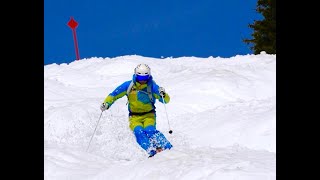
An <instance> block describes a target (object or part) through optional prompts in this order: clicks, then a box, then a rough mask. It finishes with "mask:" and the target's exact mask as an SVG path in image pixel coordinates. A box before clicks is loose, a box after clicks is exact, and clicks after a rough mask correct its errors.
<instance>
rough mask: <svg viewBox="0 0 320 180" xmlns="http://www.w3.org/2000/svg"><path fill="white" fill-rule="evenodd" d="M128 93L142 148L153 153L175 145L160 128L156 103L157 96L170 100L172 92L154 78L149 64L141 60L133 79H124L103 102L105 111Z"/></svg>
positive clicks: (132, 121)
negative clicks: (158, 128)
mask: <svg viewBox="0 0 320 180" xmlns="http://www.w3.org/2000/svg"><path fill="white" fill-rule="evenodd" d="M125 95H126V96H127V98H128V111H129V127H130V129H131V130H132V131H133V133H134V135H135V137H136V141H137V143H138V144H139V145H140V146H141V148H143V149H144V150H145V151H146V152H147V153H148V154H149V157H152V156H154V155H155V154H156V153H158V152H161V151H163V150H166V149H171V148H172V145H171V143H170V142H169V141H168V140H167V139H166V137H165V136H164V135H163V134H162V133H161V132H160V131H158V130H157V129H156V107H155V105H154V104H155V100H156V99H158V100H159V102H161V103H169V101H170V96H169V95H168V93H166V91H165V89H164V88H163V87H159V86H158V85H157V84H156V82H155V81H154V80H153V78H152V76H151V69H150V67H149V66H148V65H147V64H139V65H138V66H137V67H136V68H135V69H134V74H133V76H132V80H129V81H126V82H124V83H122V84H121V85H119V86H118V87H117V88H116V89H115V90H114V91H113V92H112V93H110V94H109V95H108V96H107V97H106V98H105V100H104V101H103V103H102V104H101V106H100V109H101V111H105V110H107V109H109V108H110V107H111V106H112V104H113V103H114V102H115V101H116V100H117V99H119V98H121V97H123V96H125Z"/></svg>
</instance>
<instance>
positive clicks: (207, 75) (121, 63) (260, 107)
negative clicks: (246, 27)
mask: <svg viewBox="0 0 320 180" xmlns="http://www.w3.org/2000/svg"><path fill="white" fill-rule="evenodd" d="M140 63H145V64H148V65H149V66H150V68H151V74H152V76H153V79H154V80H155V81H156V83H157V84H158V85H159V86H162V87H164V88H165V90H166V92H167V93H168V94H169V95H170V98H171V100H170V102H169V103H168V104H162V103H160V102H159V101H157V102H156V104H155V105H156V111H157V129H158V130H159V131H161V132H162V133H163V134H164V135H165V136H166V137H167V139H168V140H169V141H170V142H171V144H172V145H173V148H172V149H170V150H166V151H163V152H161V153H159V154H156V155H155V156H154V157H152V158H148V155H147V153H146V152H145V151H144V150H143V149H142V148H140V146H139V145H138V144H137V142H136V140H135V137H134V135H133V133H132V132H131V130H130V129H129V122H128V110H127V105H126V103H127V98H126V96H124V97H123V98H121V99H118V100H117V101H116V102H115V103H114V104H113V105H112V107H111V108H110V109H109V110H107V111H104V112H103V113H101V110H100V105H101V103H102V102H103V100H104V98H105V97H106V96H107V95H108V94H109V93H111V92H112V91H113V90H114V89H115V88H116V87H117V86H118V85H120V84H122V83H123V82H124V81H128V80H131V78H132V75H133V71H134V68H135V67H136V66H137V65H138V64H140ZM100 115H101V118H99V117H100ZM99 119H100V121H98V120H99ZM98 122H99V123H98ZM95 128H96V131H95ZM169 130H172V131H173V133H172V134H169ZM94 132H95V133H94ZM91 138H92V141H91V143H90V146H89V142H90V139H91ZM44 140H45V141H44V179H46V180H106V179H107V180H144V179H152V180H167V179H168V180H176V179H177V180H178V179H179V180H180V179H181V180H182V179H183V180H200V179H201V180H275V179H276V55H270V54H266V53H261V54H258V55H252V54H248V55H237V56H234V57H230V58H222V57H208V58H199V57H179V58H172V57H168V58H151V57H143V56H138V55H127V56H119V57H114V58H108V57H107V58H102V57H92V58H88V59H81V60H78V61H74V62H72V63H69V64H67V63H63V64H49V65H45V66H44ZM87 148H88V151H87Z"/></svg>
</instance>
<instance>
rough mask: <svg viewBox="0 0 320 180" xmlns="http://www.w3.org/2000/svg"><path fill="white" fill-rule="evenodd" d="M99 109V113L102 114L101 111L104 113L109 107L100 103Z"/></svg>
mask: <svg viewBox="0 0 320 180" xmlns="http://www.w3.org/2000/svg"><path fill="white" fill-rule="evenodd" d="M100 109H101V111H102V112H103V111H105V110H107V109H109V105H108V104H107V103H106V104H105V103H102V104H101V106H100Z"/></svg>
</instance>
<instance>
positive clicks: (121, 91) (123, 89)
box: [103, 81, 131, 107]
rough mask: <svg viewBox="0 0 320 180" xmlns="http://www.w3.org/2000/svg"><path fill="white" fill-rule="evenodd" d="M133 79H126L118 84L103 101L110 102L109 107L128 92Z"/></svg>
mask: <svg viewBox="0 0 320 180" xmlns="http://www.w3.org/2000/svg"><path fill="white" fill-rule="evenodd" d="M130 82H131V81H126V82H124V83H122V84H121V85H120V86H118V87H117V88H116V89H115V90H114V91H113V92H111V93H110V94H109V95H108V96H107V97H106V98H105V99H104V101H103V103H108V105H109V107H110V106H111V105H112V104H113V103H114V102H115V101H116V100H117V99H119V98H122V97H123V96H125V95H126V94H127V89H128V87H129V85H130Z"/></svg>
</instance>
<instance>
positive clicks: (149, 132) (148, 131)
mask: <svg viewBox="0 0 320 180" xmlns="http://www.w3.org/2000/svg"><path fill="white" fill-rule="evenodd" d="M144 131H145V132H146V134H147V136H148V137H151V136H152V135H154V134H155V133H157V130H156V128H155V127H154V126H152V125H151V126H147V127H146V128H144Z"/></svg>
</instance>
